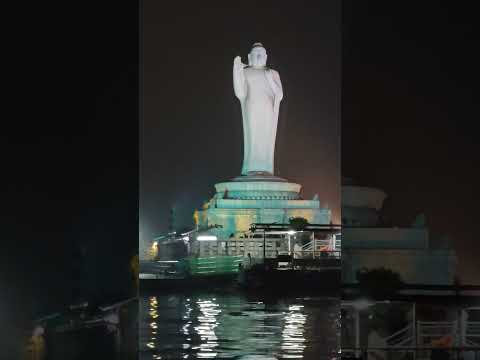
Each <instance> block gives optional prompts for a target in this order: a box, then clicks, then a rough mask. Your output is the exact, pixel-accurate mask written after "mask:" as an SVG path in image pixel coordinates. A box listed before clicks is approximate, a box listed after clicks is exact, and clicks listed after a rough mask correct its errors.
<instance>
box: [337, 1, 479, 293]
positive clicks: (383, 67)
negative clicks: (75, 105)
mask: <svg viewBox="0 0 480 360" xmlns="http://www.w3.org/2000/svg"><path fill="white" fill-rule="evenodd" d="M470 10H471V9H470ZM470 10H469V9H468V8H465V7H460V6H458V7H455V6H454V5H453V3H452V4H451V5H450V6H449V7H442V5H440V4H439V3H434V2H430V1H425V2H416V3H415V4H414V5H413V3H410V5H408V4H407V3H405V2H387V3H385V2H374V1H366V2H363V1H358V2H357V1H345V2H344V4H343V41H342V49H343V51H342V54H343V66H342V79H343V83H342V105H343V106H342V166H341V167H342V174H343V175H347V176H350V177H353V178H356V179H357V180H358V181H359V182H360V183H362V184H365V185H373V186H378V187H380V188H383V189H384V190H385V191H386V192H387V193H388V194H389V195H390V199H389V200H388V201H387V203H386V207H387V209H386V210H388V211H389V213H390V215H391V217H392V219H393V220H394V222H395V223H396V224H398V225H409V224H411V222H412V221H413V220H414V218H415V216H416V215H417V214H419V213H421V212H423V213H425V215H426V219H427V224H428V225H429V227H430V229H431V242H432V246H435V247H438V246H442V245H443V244H442V241H440V240H439V238H440V237H441V236H442V235H444V234H446V235H448V236H449V237H450V238H451V243H452V245H453V246H454V248H455V249H456V250H457V252H458V259H459V263H458V269H459V274H460V276H461V277H462V278H463V280H464V281H465V282H467V283H477V284H478V283H480V266H479V265H478V258H479V256H480V245H479V242H478V236H477V229H476V228H477V226H476V225H477V224H478V219H477V215H476V213H477V212H478V210H477V209H478V199H479V198H480V197H479V191H478V184H479V180H480V177H479V172H478V164H479V162H478V153H479V147H478V138H477V137H478V131H477V130H476V123H477V122H478V119H479V111H478V82H477V81H478V76H477V68H478V64H479V61H478V60H479V59H478V56H477V55H476V54H475V53H476V50H477V49H478V25H473V24H476V23H478V22H477V21H476V19H474V18H473V15H472V14H473V13H472V12H471V11H470Z"/></svg>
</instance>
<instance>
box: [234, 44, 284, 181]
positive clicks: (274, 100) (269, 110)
mask: <svg viewBox="0 0 480 360" xmlns="http://www.w3.org/2000/svg"><path fill="white" fill-rule="evenodd" d="M266 65H267V51H266V50H265V48H264V47H263V45H262V44H261V43H255V44H253V47H252V50H251V51H250V54H248V66H247V65H245V64H243V63H242V60H241V58H240V56H237V57H236V58H235V59H234V61H233V88H234V90H235V95H236V97H237V98H238V99H239V100H240V104H241V107H242V118H243V134H244V152H243V166H242V175H248V174H268V175H273V166H274V152H275V137H276V135H277V123H278V113H279V109H280V101H282V98H283V89H282V83H281V82H280V75H279V74H278V72H277V71H275V70H272V69H269V68H268V67H267V66H266Z"/></svg>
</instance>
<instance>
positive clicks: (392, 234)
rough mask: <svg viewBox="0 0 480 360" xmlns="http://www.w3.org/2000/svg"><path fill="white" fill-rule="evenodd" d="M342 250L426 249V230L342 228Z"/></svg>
mask: <svg viewBox="0 0 480 360" xmlns="http://www.w3.org/2000/svg"><path fill="white" fill-rule="evenodd" d="M342 249H418V250H422V249H423V250H425V249H428V229H416V228H350V229H349V228H344V229H343V230H342Z"/></svg>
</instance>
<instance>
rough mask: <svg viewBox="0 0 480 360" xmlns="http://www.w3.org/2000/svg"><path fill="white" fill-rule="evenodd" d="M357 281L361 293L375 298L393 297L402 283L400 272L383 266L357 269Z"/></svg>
mask: <svg viewBox="0 0 480 360" xmlns="http://www.w3.org/2000/svg"><path fill="white" fill-rule="evenodd" d="M357 281H358V283H359V285H360V291H361V292H362V294H363V295H367V296H371V297H373V298H375V299H388V298H390V297H393V296H394V295H395V294H396V293H397V292H398V290H399V289H400V288H401V287H402V286H403V285H404V282H403V281H402V278H401V276H400V274H398V273H396V272H394V271H392V270H390V269H386V268H383V267H382V268H376V269H361V270H358V271H357Z"/></svg>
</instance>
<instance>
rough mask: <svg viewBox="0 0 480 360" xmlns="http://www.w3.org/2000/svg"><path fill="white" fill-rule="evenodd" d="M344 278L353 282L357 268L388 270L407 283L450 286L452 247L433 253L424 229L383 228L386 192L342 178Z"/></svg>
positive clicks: (453, 274)
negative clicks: (383, 208) (398, 275)
mask: <svg viewBox="0 0 480 360" xmlns="http://www.w3.org/2000/svg"><path fill="white" fill-rule="evenodd" d="M342 182H343V184H342V277H343V282H344V283H349V284H351V283H356V282H357V280H356V273H357V271H359V270H361V269H375V268H382V267H383V268H386V269H390V270H392V271H394V272H396V273H398V274H400V276H401V278H402V280H403V281H404V282H405V283H406V284H418V285H452V284H453V283H454V279H455V275H456V273H455V271H456V256H455V252H454V250H452V249H434V248H432V247H431V245H430V234H429V230H428V228H427V227H425V225H424V224H422V223H421V222H419V223H418V224H415V225H412V226H411V227H403V228H398V227H391V226H387V225H384V224H382V218H381V213H382V207H383V202H384V200H385V198H386V197H387V194H385V192H383V191H382V190H380V189H376V188H371V187H365V186H358V185H356V184H355V183H354V182H353V181H352V180H350V179H343V180H342Z"/></svg>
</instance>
